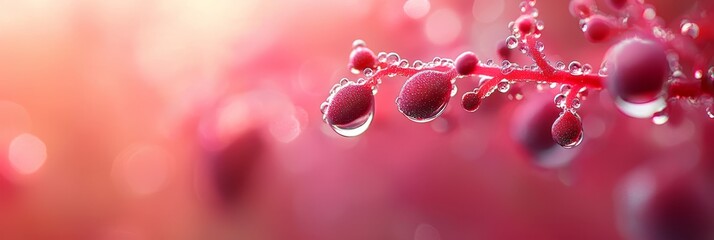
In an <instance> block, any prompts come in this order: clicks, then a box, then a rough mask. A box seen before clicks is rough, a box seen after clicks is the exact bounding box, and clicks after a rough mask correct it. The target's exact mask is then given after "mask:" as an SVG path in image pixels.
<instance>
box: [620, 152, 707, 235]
mask: <svg viewBox="0 0 714 240" xmlns="http://www.w3.org/2000/svg"><path fill="white" fill-rule="evenodd" d="M687 164H688V163H684V162H683V161H681V160H680V159H677V160H670V161H668V162H659V163H657V165H648V166H646V167H644V168H641V169H638V170H636V171H634V172H632V173H631V174H629V175H628V176H627V177H626V178H625V181H624V182H623V184H622V188H621V189H619V191H618V192H617V194H618V195H617V198H616V199H617V200H618V201H617V207H618V209H617V210H618V213H619V217H620V219H619V220H620V223H621V224H622V229H623V230H624V231H625V232H624V233H625V234H626V235H628V237H632V238H633V239H651V240H683V239H687V240H709V239H714V194H712V191H711V189H712V188H713V187H714V186H712V182H711V179H708V178H706V177H705V175H704V174H702V172H699V171H697V170H696V169H690V168H691V166H688V165H687ZM689 164H691V163H689Z"/></svg>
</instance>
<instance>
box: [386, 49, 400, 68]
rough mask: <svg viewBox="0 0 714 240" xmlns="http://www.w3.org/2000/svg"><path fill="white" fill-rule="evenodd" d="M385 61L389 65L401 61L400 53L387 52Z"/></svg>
mask: <svg viewBox="0 0 714 240" xmlns="http://www.w3.org/2000/svg"><path fill="white" fill-rule="evenodd" d="M385 62H386V63H387V64H389V65H392V64H395V63H397V62H399V54H397V53H393V52H392V53H389V54H387V56H386V59H385Z"/></svg>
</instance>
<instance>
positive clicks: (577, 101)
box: [572, 98, 580, 109]
mask: <svg viewBox="0 0 714 240" xmlns="http://www.w3.org/2000/svg"><path fill="white" fill-rule="evenodd" d="M572 104H573V108H574V109H579V108H580V99H579V98H573V102H572Z"/></svg>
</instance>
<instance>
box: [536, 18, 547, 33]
mask: <svg viewBox="0 0 714 240" xmlns="http://www.w3.org/2000/svg"><path fill="white" fill-rule="evenodd" d="M536 29H537V30H538V31H543V29H545V24H544V23H543V20H538V21H536Z"/></svg>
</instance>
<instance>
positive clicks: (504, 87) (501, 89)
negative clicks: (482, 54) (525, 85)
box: [497, 80, 511, 93]
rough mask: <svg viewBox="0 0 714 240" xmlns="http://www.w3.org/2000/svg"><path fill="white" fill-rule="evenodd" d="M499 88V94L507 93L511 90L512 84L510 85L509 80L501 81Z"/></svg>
mask: <svg viewBox="0 0 714 240" xmlns="http://www.w3.org/2000/svg"><path fill="white" fill-rule="evenodd" d="M497 88H498V91H499V92H502V93H506V92H508V90H509V89H511V84H510V83H508V80H501V82H499V83H498V86H497Z"/></svg>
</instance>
